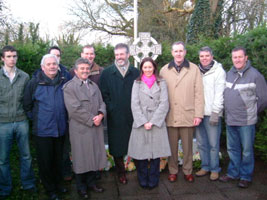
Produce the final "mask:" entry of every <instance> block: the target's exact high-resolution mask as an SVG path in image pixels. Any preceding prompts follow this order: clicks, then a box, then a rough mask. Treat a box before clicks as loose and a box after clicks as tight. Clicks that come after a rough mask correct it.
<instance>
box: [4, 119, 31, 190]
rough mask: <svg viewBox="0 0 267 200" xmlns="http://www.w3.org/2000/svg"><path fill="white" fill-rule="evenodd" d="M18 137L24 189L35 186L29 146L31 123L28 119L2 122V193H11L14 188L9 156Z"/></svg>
mask: <svg viewBox="0 0 267 200" xmlns="http://www.w3.org/2000/svg"><path fill="white" fill-rule="evenodd" d="M13 139H16V141H17V145H18V148H19V153H20V178H21V182H22V187H23V189H25V190H27V189H30V188H34V187H35V178H34V172H33V169H32V158H31V155H30V147H29V124H28V121H27V120H24V121H20V122H11V123H2V122H1V123H0V195H9V194H10V193H11V189H12V180H11V172H10V163H9V156H10V151H11V147H12V143H13Z"/></svg>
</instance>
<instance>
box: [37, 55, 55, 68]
mask: <svg viewBox="0 0 267 200" xmlns="http://www.w3.org/2000/svg"><path fill="white" fill-rule="evenodd" d="M47 58H55V60H56V63H57V65H59V63H58V59H57V57H56V56H55V55H53V54H45V55H44V56H43V57H42V60H41V66H43V65H44V64H45V60H46V59H47Z"/></svg>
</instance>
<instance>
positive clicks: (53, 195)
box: [49, 193, 61, 200]
mask: <svg viewBox="0 0 267 200" xmlns="http://www.w3.org/2000/svg"><path fill="white" fill-rule="evenodd" d="M49 197H50V200H61V199H60V198H59V197H58V196H57V194H56V193H51V194H50V195H49Z"/></svg>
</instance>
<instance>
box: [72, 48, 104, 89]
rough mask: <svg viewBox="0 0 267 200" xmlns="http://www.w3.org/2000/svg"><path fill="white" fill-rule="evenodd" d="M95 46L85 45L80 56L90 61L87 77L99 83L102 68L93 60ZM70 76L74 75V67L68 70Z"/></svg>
mask: <svg viewBox="0 0 267 200" xmlns="http://www.w3.org/2000/svg"><path fill="white" fill-rule="evenodd" d="M95 56H96V55H95V48H94V46H92V45H85V46H84V47H83V48H82V52H81V57H82V58H84V59H87V60H88V61H89V63H90V73H89V79H90V80H92V81H93V82H95V83H96V84H97V85H99V79H100V75H101V73H102V71H103V70H104V68H103V67H100V66H99V65H98V64H96V63H95V62H94V60H95ZM70 73H71V75H72V76H74V75H75V72H74V68H72V69H71V70H70Z"/></svg>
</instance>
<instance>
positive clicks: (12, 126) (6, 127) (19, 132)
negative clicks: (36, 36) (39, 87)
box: [0, 46, 35, 198]
mask: <svg viewBox="0 0 267 200" xmlns="http://www.w3.org/2000/svg"><path fill="white" fill-rule="evenodd" d="M17 59H18V55H17V51H16V49H15V48H14V47H12V46H5V47H4V48H3V49H2V52H1V60H2V61H3V63H4V66H2V68H1V69H0V198H3V197H7V196H9V195H10V193H11V189H12V182H11V172H10V163H9V157H10V156H9V155H10V150H11V147H12V142H13V139H15V140H16V141H17V145H18V148H19V153H20V176H21V182H22V188H23V189H24V190H35V178H34V173H33V169H32V158H31V155H30V148H29V124H28V121H27V119H26V115H25V112H24V110H23V107H22V100H23V93H24V88H25V86H26V84H27V82H28V80H29V75H28V74H26V73H25V72H23V71H22V70H20V69H18V68H17V67H16V62H17Z"/></svg>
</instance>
